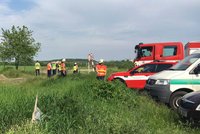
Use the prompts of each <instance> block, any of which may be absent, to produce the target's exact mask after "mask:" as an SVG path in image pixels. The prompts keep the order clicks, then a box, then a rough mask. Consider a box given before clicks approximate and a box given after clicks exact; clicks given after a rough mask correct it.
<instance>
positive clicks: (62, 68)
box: [60, 63, 66, 71]
mask: <svg viewBox="0 0 200 134" xmlns="http://www.w3.org/2000/svg"><path fill="white" fill-rule="evenodd" d="M60 67H61V70H62V71H65V70H66V68H65V63H61V65H60Z"/></svg>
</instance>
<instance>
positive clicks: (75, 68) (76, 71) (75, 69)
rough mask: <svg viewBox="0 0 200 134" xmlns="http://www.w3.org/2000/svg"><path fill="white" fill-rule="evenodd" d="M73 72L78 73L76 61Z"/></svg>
mask: <svg viewBox="0 0 200 134" xmlns="http://www.w3.org/2000/svg"><path fill="white" fill-rule="evenodd" d="M73 73H74V74H76V73H78V65H77V63H76V62H75V63H74V67H73Z"/></svg>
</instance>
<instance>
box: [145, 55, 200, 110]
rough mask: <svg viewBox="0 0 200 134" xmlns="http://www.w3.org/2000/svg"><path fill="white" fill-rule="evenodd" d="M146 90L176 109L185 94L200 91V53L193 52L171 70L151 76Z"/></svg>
mask: <svg viewBox="0 0 200 134" xmlns="http://www.w3.org/2000/svg"><path fill="white" fill-rule="evenodd" d="M145 90H147V91H148V92H149V93H150V95H151V96H152V97H153V98H156V99H158V100H160V101H162V102H164V103H167V104H169V105H170V106H171V107H172V108H173V109H174V110H176V109H177V108H178V106H179V101H180V98H181V97H182V96H183V95H185V94H187V93H189V92H193V91H200V54H199V53H196V54H192V55H190V56H188V57H186V58H185V59H183V60H182V61H180V62H179V63H177V64H176V65H174V66H173V67H172V68H170V69H169V70H165V71H162V72H160V73H157V74H155V75H152V76H150V77H149V79H148V80H147V83H146V85H145Z"/></svg>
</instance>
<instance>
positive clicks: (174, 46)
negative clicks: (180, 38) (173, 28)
mask: <svg viewBox="0 0 200 134" xmlns="http://www.w3.org/2000/svg"><path fill="white" fill-rule="evenodd" d="M184 49H185V50H184ZM197 50H200V42H188V43H187V44H186V45H185V48H184V45H183V44H182V43H181V42H162V43H147V44H144V43H139V44H138V45H136V46H135V52H136V58H135V60H134V64H135V65H136V66H139V65H142V64H144V63H149V62H152V61H165V62H177V61H179V60H182V59H183V58H184V57H185V56H187V55H190V54H192V53H194V52H196V51H197Z"/></svg>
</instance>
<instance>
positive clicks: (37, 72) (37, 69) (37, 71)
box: [35, 60, 40, 76]
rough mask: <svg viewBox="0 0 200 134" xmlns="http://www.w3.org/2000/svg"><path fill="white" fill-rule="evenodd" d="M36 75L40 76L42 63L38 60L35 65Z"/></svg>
mask: <svg viewBox="0 0 200 134" xmlns="http://www.w3.org/2000/svg"><path fill="white" fill-rule="evenodd" d="M35 75H36V76H38V75H40V63H39V62H38V60H37V61H36V63H35Z"/></svg>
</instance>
